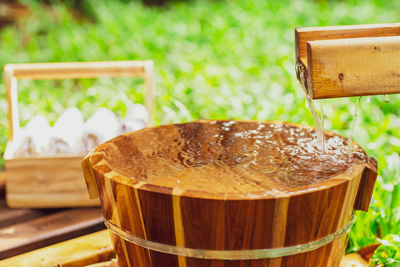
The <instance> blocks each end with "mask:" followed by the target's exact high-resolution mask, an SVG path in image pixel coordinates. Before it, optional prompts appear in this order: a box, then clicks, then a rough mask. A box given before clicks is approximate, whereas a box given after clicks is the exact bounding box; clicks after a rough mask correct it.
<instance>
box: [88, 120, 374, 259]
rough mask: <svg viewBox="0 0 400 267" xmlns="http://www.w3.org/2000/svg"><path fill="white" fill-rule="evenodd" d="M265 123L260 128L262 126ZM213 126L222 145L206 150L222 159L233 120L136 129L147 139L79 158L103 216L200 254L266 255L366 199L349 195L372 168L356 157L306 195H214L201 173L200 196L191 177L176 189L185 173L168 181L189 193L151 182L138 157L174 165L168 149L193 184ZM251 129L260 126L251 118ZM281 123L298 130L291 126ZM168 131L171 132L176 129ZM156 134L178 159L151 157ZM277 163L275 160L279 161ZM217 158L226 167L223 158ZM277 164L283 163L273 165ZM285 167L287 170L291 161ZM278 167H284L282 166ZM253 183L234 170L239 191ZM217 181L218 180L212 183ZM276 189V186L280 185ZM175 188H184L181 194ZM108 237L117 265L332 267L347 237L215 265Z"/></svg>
mask: <svg viewBox="0 0 400 267" xmlns="http://www.w3.org/2000/svg"><path fill="white" fill-rule="evenodd" d="M236 123H237V125H236V126H235V127H237V128H235V129H236V130H238V129H242V128H241V127H245V125H246V123H249V124H252V123H251V122H236ZM265 124H266V125H265V127H267V128H268V126H267V124H268V122H266V123H265ZM215 125H217V126H215ZM218 125H222V126H223V127H222V128H221V129H222V131H221V132H222V133H225V135H223V137H222V138H221V139H222V140H223V141H221V143H219V145H217V147H215V149H216V151H225V152H223V153H222V154H223V155H230V154H229V153H230V152H229V151H231V150H229V149H234V147H233V148H232V147H231V146H232V144H233V143H234V142H230V141H229V137H228V136H231V137H232V136H235V133H240V131H237V132H235V131H234V130H226V128H224V127H225V126H226V125H232V122H226V121H225V122H218V121H217V122H215V123H214V122H195V123H189V124H182V125H176V126H160V127H156V128H148V129H145V130H142V133H146V134H145V135H146V137H147V139H146V140H147V141H146V142H148V143H144V144H143V142H138V141H136V142H135V141H133V140H135V137H137V136H139V135H140V131H139V132H134V133H130V134H126V135H123V136H121V137H119V138H117V139H114V140H113V141H111V142H108V143H106V144H104V145H102V146H100V147H98V148H97V149H96V150H94V151H93V153H92V154H91V155H89V158H88V159H89V162H90V164H91V166H92V169H93V171H94V177H95V181H96V185H97V187H98V192H99V196H100V200H101V204H102V209H103V213H104V216H105V218H106V219H107V220H109V221H110V222H111V223H113V224H114V225H116V226H118V227H119V228H121V229H123V230H124V231H126V232H128V233H130V234H132V235H134V236H136V237H139V238H142V239H145V240H150V241H153V242H158V243H162V244H169V245H173V246H185V247H188V248H196V249H208V250H244V249H250V250H252V249H266V248H278V247H283V246H285V247H287V246H294V245H298V244H304V243H308V242H311V241H314V240H318V239H321V238H323V237H325V236H327V235H329V234H332V233H334V232H336V231H337V230H339V229H340V228H342V227H343V226H344V225H345V224H347V223H348V222H349V220H350V218H351V216H352V213H353V209H354V208H355V207H358V206H357V205H355V203H356V199H357V198H360V199H366V198H367V197H365V198H363V197H361V196H357V195H358V192H359V187H360V184H361V181H363V180H365V179H366V180H367V181H368V182H371V180H372V179H369V178H368V177H367V178H366V176H365V172H364V170H365V169H371V172H374V171H376V169H375V168H372V167H371V166H370V163H369V162H363V161H360V160H355V161H354V162H353V163H352V164H351V165H349V167H348V168H347V169H346V170H345V171H341V172H339V173H337V174H336V175H333V176H331V177H330V178H329V179H326V180H324V181H319V182H315V183H313V184H312V185H310V186H309V187H307V189H308V190H304V188H305V187H304V185H302V184H301V183H300V184H298V185H297V187H294V188H292V189H290V191H288V192H290V193H285V192H284V191H282V192H281V193H280V194H279V195H275V196H271V195H262V194H261V195H257V194H256V193H254V194H251V195H247V196H245V195H244V194H241V193H238V192H239V191H235V190H236V189H235V190H234V189H232V188H229V187H230V186H232V181H231V182H227V184H225V190H226V192H231V193H230V194H225V195H220V194H219V192H220V191H219V189H218V188H213V186H211V184H212V181H211V180H210V179H215V178H214V177H213V175H212V174H211V173H207V172H204V179H208V181H209V182H208V186H207V184H206V185H205V187H204V188H206V189H208V190H207V191H204V192H203V191H201V192H200V191H199V188H201V190H203V187H197V186H198V184H197V181H193V185H194V186H193V187H192V188H190V186H188V184H185V183H186V182H187V181H190V176H188V177H186V178H187V179H186V178H185V177H184V175H183V173H184V172H181V174H182V175H181V176H177V177H176V179H179V181H180V182H179V183H181V184H184V185H182V186H188V187H180V186H179V185H178V184H179V183H177V182H175V183H171V184H170V186H167V185H166V183H165V181H162V179H160V180H158V181H160V184H162V185H160V184H159V185H157V183H155V182H150V180H151V179H153V178H151V176H152V175H153V174H152V169H151V168H148V169H147V170H145V168H146V164H147V163H148V162H149V161H148V159H147V156H146V155H150V156H149V157H154V158H157V157H170V158H174V159H175V155H176V153H177V155H181V157H177V158H180V160H181V163H183V164H186V166H190V168H192V169H191V170H192V171H193V172H190V173H191V174H193V176H192V177H193V180H195V179H197V176H195V172H194V169H196V168H198V169H197V170H199V168H200V167H201V165H198V162H200V160H203V161H202V162H203V163H202V164H207V163H205V161H204V160H205V158H206V157H203V156H204V153H207V149H206V147H207V145H208V143H209V142H211V143H212V140H209V139H208V138H207V137H205V136H207V134H206V133H208V134H210V136H214V132H213V129H214V130H215V127H217V128H218ZM247 126H248V125H247ZM247 126H246V127H247ZM253 126H257V127H259V124H257V122H253ZM286 126H287V125H286V124H283V126H282V127H283V128H282V129H286V128H285V127H286ZM174 127H175V128H174ZM287 127H289V128H290V127H294V128H296V127H298V128H300V129H306V128H302V126H294V125H289V126H287ZM260 128H262V127H260ZM289 128H288V129H289ZM177 129H179V131H176V130H177ZM193 129H195V130H193ZM305 131H306V130H305ZM282 132H284V131H282ZM242 133H243V132H242ZM202 134H204V136H202ZM157 136H162V137H163V139H159V142H161V140H162V142H165V143H163V144H170V143H171V142H172V141H169V138H171V140H174V139H176V143H177V144H178V147H180V148H179V149H182V151H181V153H178V152H179V151H174V150H173V149H171V147H168V146H166V150H165V151H164V152H163V151H160V150H159V147H160V146H161V145H160V143H159V142H156V141H154V142H153V141H152V140H153V139H152V138H153V137H154V138H156V139H157ZM193 136H195V137H196V138H193ZM201 137H203V138H201ZM156 139H154V140H156ZM195 140H197V141H195ZM200 144H202V145H200ZM185 145H186V146H185ZM239 146H240V144H239ZM140 147H142V148H143V150H142V149H141V148H140ZM230 147H231V148H230ZM241 147H242V148H246V147H248V144H242V146H241ZM185 149H186V150H185ZM224 149H225V150H224ZM260 149H262V148H260ZM264 149H266V147H264ZM189 150H191V151H192V152H193V151H195V152H194V154H191V155H192V157H187V156H185V155H187V154H185V153H184V152H185V151H186V152H187V153H189V152H188V151H189ZM196 151H197V152H196ZM125 153H128V154H125ZM164 153H166V154H164ZM360 153H361V154H358V157H362V156H361V155H362V153H365V152H361V151H360ZM106 155H108V156H106ZM127 155H129V157H127ZM277 159H278V160H279V157H278V158H277ZM209 160H210V159H209ZM214 160H215V161H214ZM225 160H228V161H229V157H226V158H225ZM222 161H223V159H222V158H219V157H218V156H216V158H215V159H213V160H211V161H210V162H214V163H215V162H217V163H216V164H217V165H218V164H221V165H223V163H222ZM157 162H158V163H160V165H157V166H158V168H159V169H160V168H161V166H163V165H162V164H161V163H162V161H159V159H158V160H157ZM214 163H212V164H214ZM118 164H119V165H118ZM171 164H172V163H171ZM281 164H284V162H283V161H281ZM290 164H296V162H292V163H290ZM117 166H120V167H119V168H118V167H117ZM193 166H194V167H193ZM272 166H274V165H271V167H272ZM282 166H288V165H287V164H286V165H281V168H284V167H282ZM127 168H133V169H134V170H132V172H131V175H132V176H129V175H128V172H127V171H128V170H127ZM187 168H189V167H187ZM286 168H289V169H290V167H286ZM116 170H118V172H117V171H116ZM200 171H201V170H200ZM122 173H124V174H122ZM171 173H172V172H171ZM141 175H143V177H142V176H141ZM230 175H234V172H228V173H227V176H230ZM247 175H248V173H247ZM298 175H300V174H299V173H298ZM194 177H196V178H194ZM207 177H208V178H207ZM210 177H213V178H210ZM265 177H267V176H265ZM164 178H165V179H167V178H166V177H164ZM183 178H185V179H186V180H184V179H183ZM225 178H226V177H225ZM256 178H257V177H251V176H246V174H245V173H243V181H247V182H245V183H244V185H242V187H243V188H249V189H250V190H252V188H254V187H255V185H252V186H250V187H248V185H251V184H252V183H253V182H254V181H256ZM287 178H288V179H287V182H289V183H292V182H293V181H296V179H298V178H297V177H296V176H295V175H294V176H291V177H290V179H289V177H287ZM375 178H376V173H375ZM90 179H91V178H90ZM220 179H222V180H223V179H224V178H223V177H220ZM91 180H92V179H91ZM153 181H156V180H153ZM240 181H242V180H240ZM276 185H280V186H284V183H280V184H279V183H278V184H276ZM258 186H260V185H258ZM182 188H186V189H185V190H182ZM256 188H257V187H256ZM296 188H297V189H296ZM276 189H277V190H279V189H282V188H279V187H278V188H276ZM301 189H302V190H301ZM288 190H289V189H288ZM232 192H233V193H232ZM235 192H236V193H235ZM240 192H241V191H240ZM248 192H252V191H248ZM255 192H256V191H255ZM264 192H265V191H264ZM367 193H369V192H367ZM360 201H361V200H360ZM361 202H362V201H361ZM363 207H364V206H363ZM111 236H112V240H113V244H114V249H115V252H116V255H117V258H118V262H119V266H120V267H124V266H166V267H169V266H171V267H175V266H179V267H183V266H185V267H186V266H187V267H196V266H213V267H219V266H338V265H339V262H340V259H341V257H342V256H343V254H344V251H345V247H346V244H347V236H346V235H344V236H342V237H341V238H339V239H337V240H335V241H334V242H332V243H329V244H328V245H326V246H323V247H321V248H319V249H317V250H313V251H311V252H308V253H302V254H297V255H293V256H286V257H281V258H275V259H259V260H235V261H223V260H206V259H197V258H183V257H178V256H174V255H171V254H166V253H159V252H155V251H152V250H148V249H145V248H143V247H140V246H137V245H135V244H133V243H130V242H128V241H126V240H124V239H122V238H121V237H119V236H117V235H115V234H111Z"/></svg>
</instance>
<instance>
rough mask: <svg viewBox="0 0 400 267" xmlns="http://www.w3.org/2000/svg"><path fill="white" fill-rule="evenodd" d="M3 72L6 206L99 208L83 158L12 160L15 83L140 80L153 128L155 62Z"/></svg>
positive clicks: (7, 69)
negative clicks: (87, 182)
mask: <svg viewBox="0 0 400 267" xmlns="http://www.w3.org/2000/svg"><path fill="white" fill-rule="evenodd" d="M4 74H5V86H6V90H7V99H8V104H9V114H8V115H9V138H8V143H7V147H6V151H5V154H4V160H5V171H6V198H7V204H8V205H9V206H10V207H30V208H45V207H74V206H96V205H99V202H98V201H97V200H90V199H89V197H88V195H87V190H86V186H85V182H84V179H83V177H82V170H81V167H80V162H81V160H82V157H83V156H80V155H71V156H51V157H49V156H37V157H29V158H28V157H27V158H17V157H14V156H13V151H10V150H11V149H10V145H9V144H10V142H12V140H13V139H14V137H15V136H16V133H17V132H18V131H19V130H20V122H19V116H18V90H17V80H18V79H35V80H40V79H77V78H98V77H125V76H134V77H144V79H145V85H146V108H147V110H148V112H149V124H153V62H152V61H110V62H69V63H35V64H10V65H6V66H5V67H4Z"/></svg>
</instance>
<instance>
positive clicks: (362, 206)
mask: <svg viewBox="0 0 400 267" xmlns="http://www.w3.org/2000/svg"><path fill="white" fill-rule="evenodd" d="M377 176H378V162H377V161H376V159H374V158H370V159H369V162H368V165H367V166H366V167H365V169H364V171H363V173H362V176H361V181H360V185H359V186H358V192H357V197H356V201H355V203H354V209H355V210H363V211H368V208H369V205H370V203H371V198H372V193H373V191H374V185H375V181H376V177H377Z"/></svg>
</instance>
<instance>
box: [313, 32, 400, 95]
mask: <svg viewBox="0 0 400 267" xmlns="http://www.w3.org/2000/svg"><path fill="white" fill-rule="evenodd" d="M308 51H309V57H308V70H309V74H308V75H309V76H308V79H309V80H308V83H309V84H308V88H309V91H310V93H311V96H312V98H314V99H320V98H334V97H349V96H364V95H383V94H397V93H400V36H396V37H378V38H355V39H337V40H321V41H310V42H308ZM310 89H311V90H310Z"/></svg>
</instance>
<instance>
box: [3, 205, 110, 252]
mask: <svg viewBox="0 0 400 267" xmlns="http://www.w3.org/2000/svg"><path fill="white" fill-rule="evenodd" d="M100 229H104V224H103V216H102V213H101V210H100V209H97V208H82V209H69V210H64V211H60V212H56V213H54V214H50V215H47V216H44V217H40V218H36V219H33V220H30V221H27V222H23V223H19V224H15V225H12V226H7V227H2V228H0V259H4V258H8V257H11V256H14V255H18V254H20V253H24V252H26V251H29V250H33V249H37V248H40V247H43V246H48V245H51V244H54V243H57V242H61V241H64V240H66V239H70V238H74V237H77V236H80V235H83V234H87V233H90V232H93V231H96V230H100Z"/></svg>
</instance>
